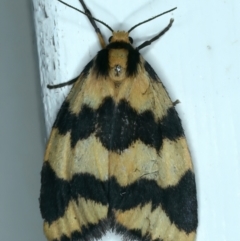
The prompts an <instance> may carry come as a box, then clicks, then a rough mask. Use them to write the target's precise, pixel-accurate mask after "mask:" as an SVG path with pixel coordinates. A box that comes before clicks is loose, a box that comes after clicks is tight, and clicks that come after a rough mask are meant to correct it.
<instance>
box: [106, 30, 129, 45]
mask: <svg viewBox="0 0 240 241" xmlns="http://www.w3.org/2000/svg"><path fill="white" fill-rule="evenodd" d="M108 41H109V43H114V42H125V43H128V44H132V43H133V39H132V38H131V37H130V36H129V33H128V32H125V31H117V32H113V34H112V36H111V37H110V38H109V39H108Z"/></svg>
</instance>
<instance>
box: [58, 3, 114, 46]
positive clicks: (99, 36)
mask: <svg viewBox="0 0 240 241" xmlns="http://www.w3.org/2000/svg"><path fill="white" fill-rule="evenodd" d="M79 1H80V3H81V4H82V6H83V9H84V11H85V12H83V11H81V10H80V9H78V8H75V7H73V6H71V5H69V4H68V3H65V2H63V1H61V0H58V2H60V3H62V4H64V5H66V6H68V7H70V8H72V9H74V10H76V11H78V12H80V13H82V14H84V15H86V16H87V17H88V19H89V21H90V22H91V24H92V26H93V27H94V29H95V31H96V33H97V35H98V38H99V41H100V44H101V46H102V47H103V48H104V47H105V46H106V44H105V41H104V39H103V36H102V33H101V31H100V29H99V28H98V27H97V25H96V23H95V22H94V20H95V21H96V22H99V23H101V24H103V25H104V26H105V27H107V28H108V29H109V30H110V31H111V32H113V29H112V28H111V27H110V26H109V25H107V24H106V23H104V22H103V21H101V20H99V19H97V18H94V17H93V16H92V14H91V12H90V11H89V10H88V9H87V7H86V4H85V3H84V1H83V0H79Z"/></svg>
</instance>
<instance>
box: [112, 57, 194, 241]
mask: <svg viewBox="0 0 240 241" xmlns="http://www.w3.org/2000/svg"><path fill="white" fill-rule="evenodd" d="M129 83H130V82H129ZM127 89H128V92H127V91H123V96H122V97H121V98H122V99H125V101H121V102H120V103H124V108H121V110H122V111H121V115H122V117H120V116H119V119H122V120H124V121H122V123H121V125H122V130H121V133H124V135H123V136H120V137H119V138H120V140H119V142H120V143H121V144H119V145H120V146H121V145H122V146H124V143H128V144H127V148H125V149H123V150H122V151H121V152H120V153H118V152H112V153H111V158H110V160H109V162H110V167H111V168H110V176H111V186H110V187H111V190H110V192H111V196H112V197H113V198H112V200H113V201H112V203H111V206H112V207H113V209H114V215H115V220H116V225H115V228H116V230H117V232H119V233H121V234H123V235H125V236H126V237H127V238H130V239H131V238H132V239H133V240H135V238H138V239H139V240H149V241H153V240H162V241H193V240H194V239H195V234H196V228H197V222H198V221H197V200H196V186H195V177H194V173H193V166H192V161H191V157H190V153H189V150H188V146H187V142H186V138H185V136H184V132H183V128H182V125H181V121H180V119H179V117H178V114H177V112H176V110H175V107H174V104H173V102H172V101H171V100H170V98H169V96H168V94H167V92H166V90H165V88H164V86H163V84H162V83H161V81H160V80H159V78H158V77H157V75H156V73H155V72H154V70H153V69H152V67H151V66H150V65H149V64H148V63H147V62H146V61H144V59H141V64H140V66H139V69H138V75H137V76H136V78H135V79H134V81H133V82H132V83H131V84H129V86H127V87H126V90H127ZM120 105H121V104H120ZM124 123H127V124H124Z"/></svg>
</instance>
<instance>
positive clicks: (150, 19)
mask: <svg viewBox="0 0 240 241" xmlns="http://www.w3.org/2000/svg"><path fill="white" fill-rule="evenodd" d="M175 9H177V7H175V8H172V9H170V10H168V11H166V12H163V13H160V14H158V15H156V16H154V17H152V18H149V19H147V20H145V21H143V22H141V23H138V24H136V25H134V26H133V27H131V28H130V29H129V30H128V33H130V32H131V31H132V30H133V29H135V28H136V27H138V26H140V25H142V24H144V23H147V22H149V21H152V20H153V19H155V18H158V17H160V16H162V15H164V14H166V13H169V12H172V11H174V10H175Z"/></svg>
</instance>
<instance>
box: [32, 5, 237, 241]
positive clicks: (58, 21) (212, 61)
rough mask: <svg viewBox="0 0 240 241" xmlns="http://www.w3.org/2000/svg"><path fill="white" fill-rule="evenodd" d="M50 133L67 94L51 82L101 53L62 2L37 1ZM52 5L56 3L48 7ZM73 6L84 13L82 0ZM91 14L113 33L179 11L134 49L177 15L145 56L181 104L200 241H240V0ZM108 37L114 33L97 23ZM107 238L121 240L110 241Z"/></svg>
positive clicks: (100, 8) (94, 8) (148, 28)
mask: <svg viewBox="0 0 240 241" xmlns="http://www.w3.org/2000/svg"><path fill="white" fill-rule="evenodd" d="M33 1H34V12H35V19H36V28H37V40H38V52H39V64H40V73H41V85H42V91H43V101H44V107H45V118H46V126H47V133H49V131H50V129H51V125H52V123H53V121H54V118H55V116H56V113H57V111H58V110H59V108H60V105H61V103H62V101H63V99H64V97H65V96H66V94H67V93H68V91H69V88H68V87H64V88H60V89H56V90H48V89H47V88H46V85H47V84H53V83H54V84H56V83H61V82H65V81H67V80H70V79H72V78H74V77H76V76H77V75H78V74H79V73H80V72H81V70H82V69H83V67H84V66H85V65H86V64H87V63H88V61H89V60H90V59H92V58H93V57H94V56H95V54H96V52H97V51H98V50H100V46H99V43H98V39H97V37H96V34H95V32H94V30H93V29H92V27H91V26H90V24H89V22H88V20H87V18H86V17H85V16H83V15H81V14H80V13H78V12H76V11H74V10H72V9H70V8H67V7H66V6H64V5H62V4H60V3H59V2H57V1H47V0H33ZM49 2H51V3H49ZM67 2H68V3H69V4H71V5H73V6H75V7H78V8H81V6H80V4H79V2H78V1H77V0H68V1H67ZM87 4H88V7H89V9H90V10H91V12H92V13H93V15H94V16H96V17H97V18H99V19H101V20H103V21H104V22H106V23H107V24H109V25H110V26H111V27H112V28H114V29H116V30H124V29H125V30H128V29H129V28H130V27H132V26H133V25H134V24H136V23H138V22H140V21H142V20H145V19H147V18H149V17H151V16H154V15H156V14H158V13H161V12H163V11H165V10H168V9H170V8H172V7H175V6H177V7H178V9H177V10H176V11H175V12H174V13H172V14H168V15H165V16H163V17H161V18H159V19H156V20H154V21H152V22H150V23H148V24H145V25H143V26H141V27H139V28H137V29H136V30H134V31H133V32H132V34H131V36H132V37H133V39H134V41H135V44H136V46H138V45H139V44H141V43H142V42H143V41H144V40H147V39H150V38H151V37H152V36H154V35H155V34H156V33H158V32H159V31H160V30H161V29H163V28H164V27H165V26H166V25H167V24H168V22H169V19H170V18H171V17H174V19H175V22H174V24H173V27H172V28H171V30H170V31H169V32H167V33H166V35H164V36H163V37H162V38H161V39H160V40H158V41H157V42H155V43H154V44H152V45H151V46H149V47H147V48H145V49H143V50H142V51H141V53H142V55H143V56H144V58H145V59H147V60H148V62H149V63H150V64H151V65H152V67H153V68H154V69H155V71H156V72H157V73H158V75H159V77H160V78H161V79H162V81H163V83H164V85H165V86H166V88H167V90H168V92H169V94H170V96H171V97H172V99H173V100H175V99H179V100H180V101H181V104H179V105H178V106H177V110H178V113H179V115H180V117H181V119H182V122H183V126H184V129H185V133H186V136H187V139H188V142H189V146H190V150H191V153H192V157H193V162H194V165H195V171H196V178H197V188H198V201H199V228H198V235H197V240H198V241H213V240H218V241H225V240H227V241H235V240H236V237H239V236H240V205H239V203H240V151H239V146H240V143H239V136H240V127H239V123H240V112H239V107H238V103H239V93H240V70H239V69H240V68H239V67H240V66H239V63H240V31H239V26H240V17H239V12H240V2H239V1H236V0H235V1H234V0H233V1H219V0H218V1H217V0H215V1H214V0H212V1H190V0H182V1H176V0H175V1H173V0H168V1H157V0H155V1H147V0H141V1H139V0H132V1H128V2H127V1H124V0H118V1H117V0H115V1H110V0H105V1H101V2H100V1H97V0H92V1H87ZM98 26H99V27H100V28H101V31H102V32H103V34H104V36H106V39H108V37H109V36H110V32H109V30H107V29H106V28H105V27H104V26H101V25H100V24H98ZM105 240H118V239H111V238H106V239H105Z"/></svg>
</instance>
